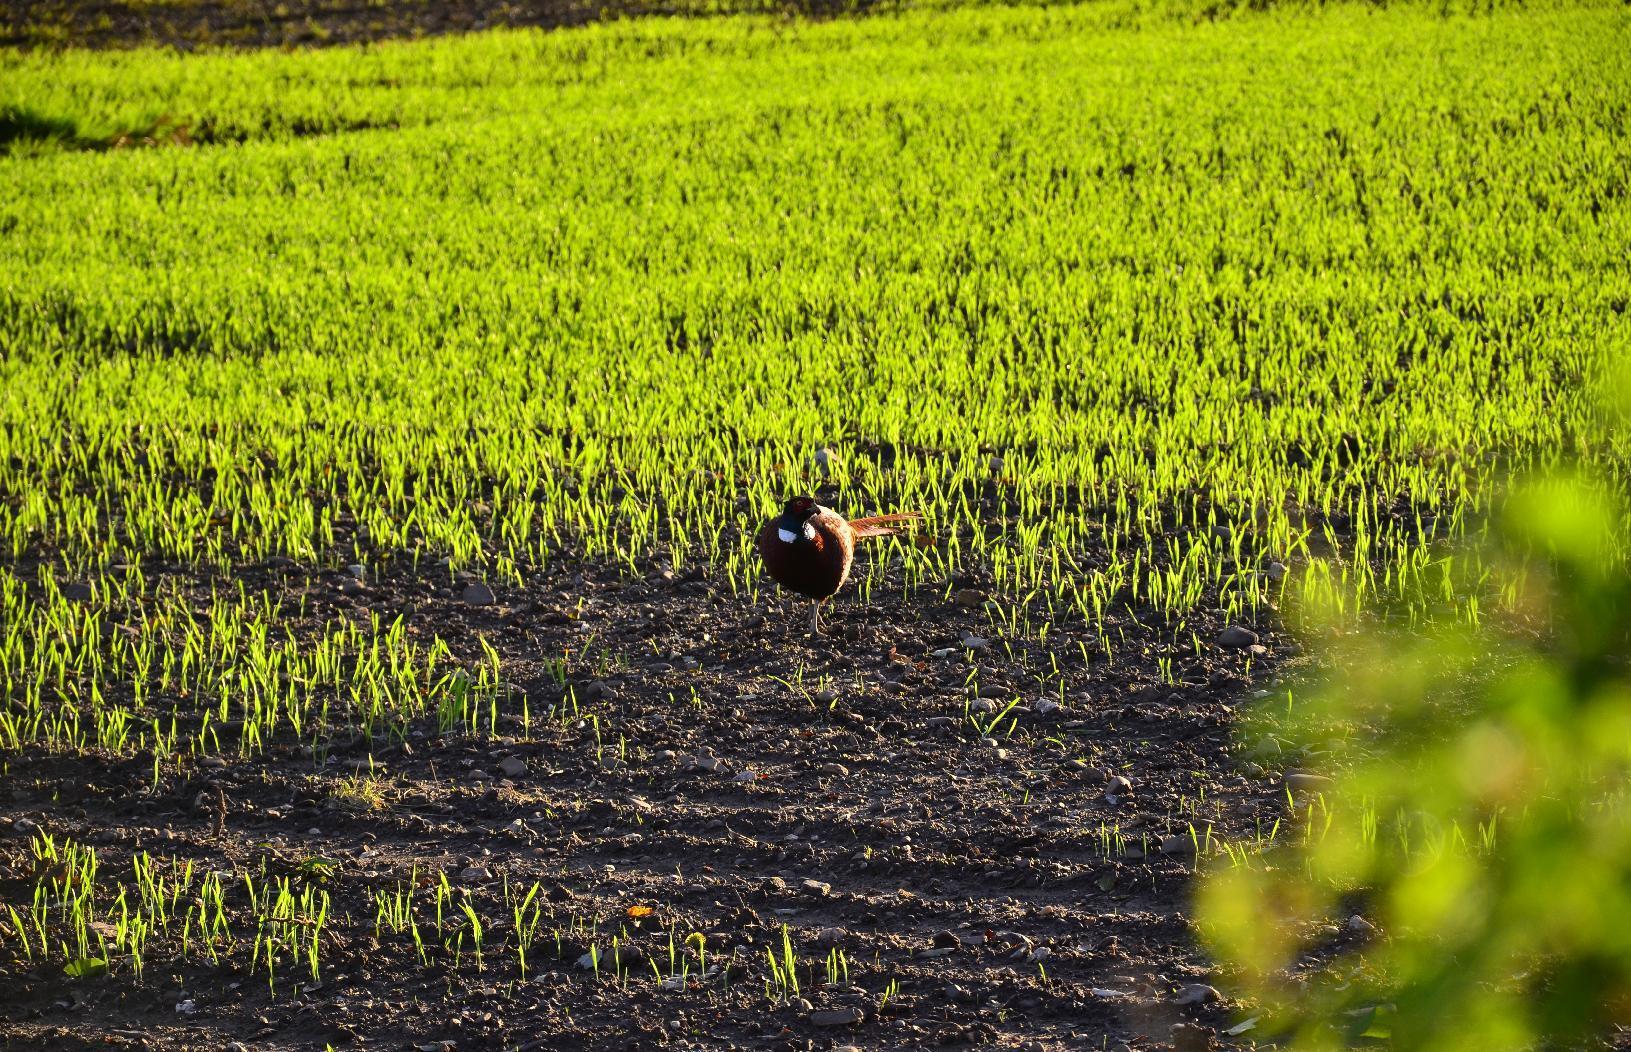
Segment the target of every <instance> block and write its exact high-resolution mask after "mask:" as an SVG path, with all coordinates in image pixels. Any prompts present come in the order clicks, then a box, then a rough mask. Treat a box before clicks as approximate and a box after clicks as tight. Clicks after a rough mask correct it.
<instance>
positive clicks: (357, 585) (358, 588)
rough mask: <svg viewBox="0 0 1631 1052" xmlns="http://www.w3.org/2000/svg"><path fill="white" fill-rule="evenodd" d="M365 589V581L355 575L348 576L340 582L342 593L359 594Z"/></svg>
mask: <svg viewBox="0 0 1631 1052" xmlns="http://www.w3.org/2000/svg"><path fill="white" fill-rule="evenodd" d="M363 591H364V587H363V583H362V582H361V581H359V580H357V579H356V578H355V577H347V578H346V579H345V580H343V581H341V582H340V594H341V595H359V594H361V593H362V592H363Z"/></svg>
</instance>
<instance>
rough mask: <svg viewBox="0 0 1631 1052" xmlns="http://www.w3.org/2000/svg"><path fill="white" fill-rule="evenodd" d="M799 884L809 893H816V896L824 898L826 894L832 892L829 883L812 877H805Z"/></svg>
mask: <svg viewBox="0 0 1631 1052" xmlns="http://www.w3.org/2000/svg"><path fill="white" fill-rule="evenodd" d="M799 886H800V887H802V888H803V889H804V890H805V891H806V892H808V893H809V894H811V895H816V896H819V897H821V898H826V897H827V896H828V895H831V894H832V885H831V884H828V883H825V882H823V881H819V880H816V879H815V878H813V877H810V878H807V879H806V880H805V881H804V882H803V883H802V884H800V885H799Z"/></svg>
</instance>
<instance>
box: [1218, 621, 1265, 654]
mask: <svg viewBox="0 0 1631 1052" xmlns="http://www.w3.org/2000/svg"><path fill="white" fill-rule="evenodd" d="M1256 642H1257V633H1256V632H1253V631H1252V630H1251V629H1249V628H1245V627H1243V626H1241V625H1230V626H1229V627H1228V628H1225V629H1224V630H1223V631H1222V632H1219V633H1218V646H1220V647H1232V648H1234V649H1237V650H1238V649H1241V648H1244V647H1249V646H1251V645H1252V644H1253V643H1256Z"/></svg>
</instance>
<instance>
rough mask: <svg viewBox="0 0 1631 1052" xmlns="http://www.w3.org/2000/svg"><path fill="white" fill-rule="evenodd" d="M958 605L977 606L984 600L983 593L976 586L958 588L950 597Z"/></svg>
mask: <svg viewBox="0 0 1631 1052" xmlns="http://www.w3.org/2000/svg"><path fill="white" fill-rule="evenodd" d="M951 601H952V602H954V603H956V604H957V605H958V606H979V605H980V604H981V603H984V602H985V593H984V592H982V591H980V590H979V589H978V588H959V589H958V590H957V591H956V592H955V593H953V595H952V597H951Z"/></svg>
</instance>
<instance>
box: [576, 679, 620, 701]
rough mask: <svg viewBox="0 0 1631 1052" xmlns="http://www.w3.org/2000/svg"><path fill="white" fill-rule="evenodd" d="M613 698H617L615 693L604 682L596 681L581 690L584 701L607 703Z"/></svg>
mask: <svg viewBox="0 0 1631 1052" xmlns="http://www.w3.org/2000/svg"><path fill="white" fill-rule="evenodd" d="M615 697H617V692H616V691H614V690H613V689H612V688H611V687H610V686H609V685H608V684H607V683H606V681H605V680H600V679H597V680H595V681H594V682H593V683H590V684H589V685H588V686H587V687H584V688H583V700H584V701H609V700H610V699H612V698H615Z"/></svg>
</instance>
